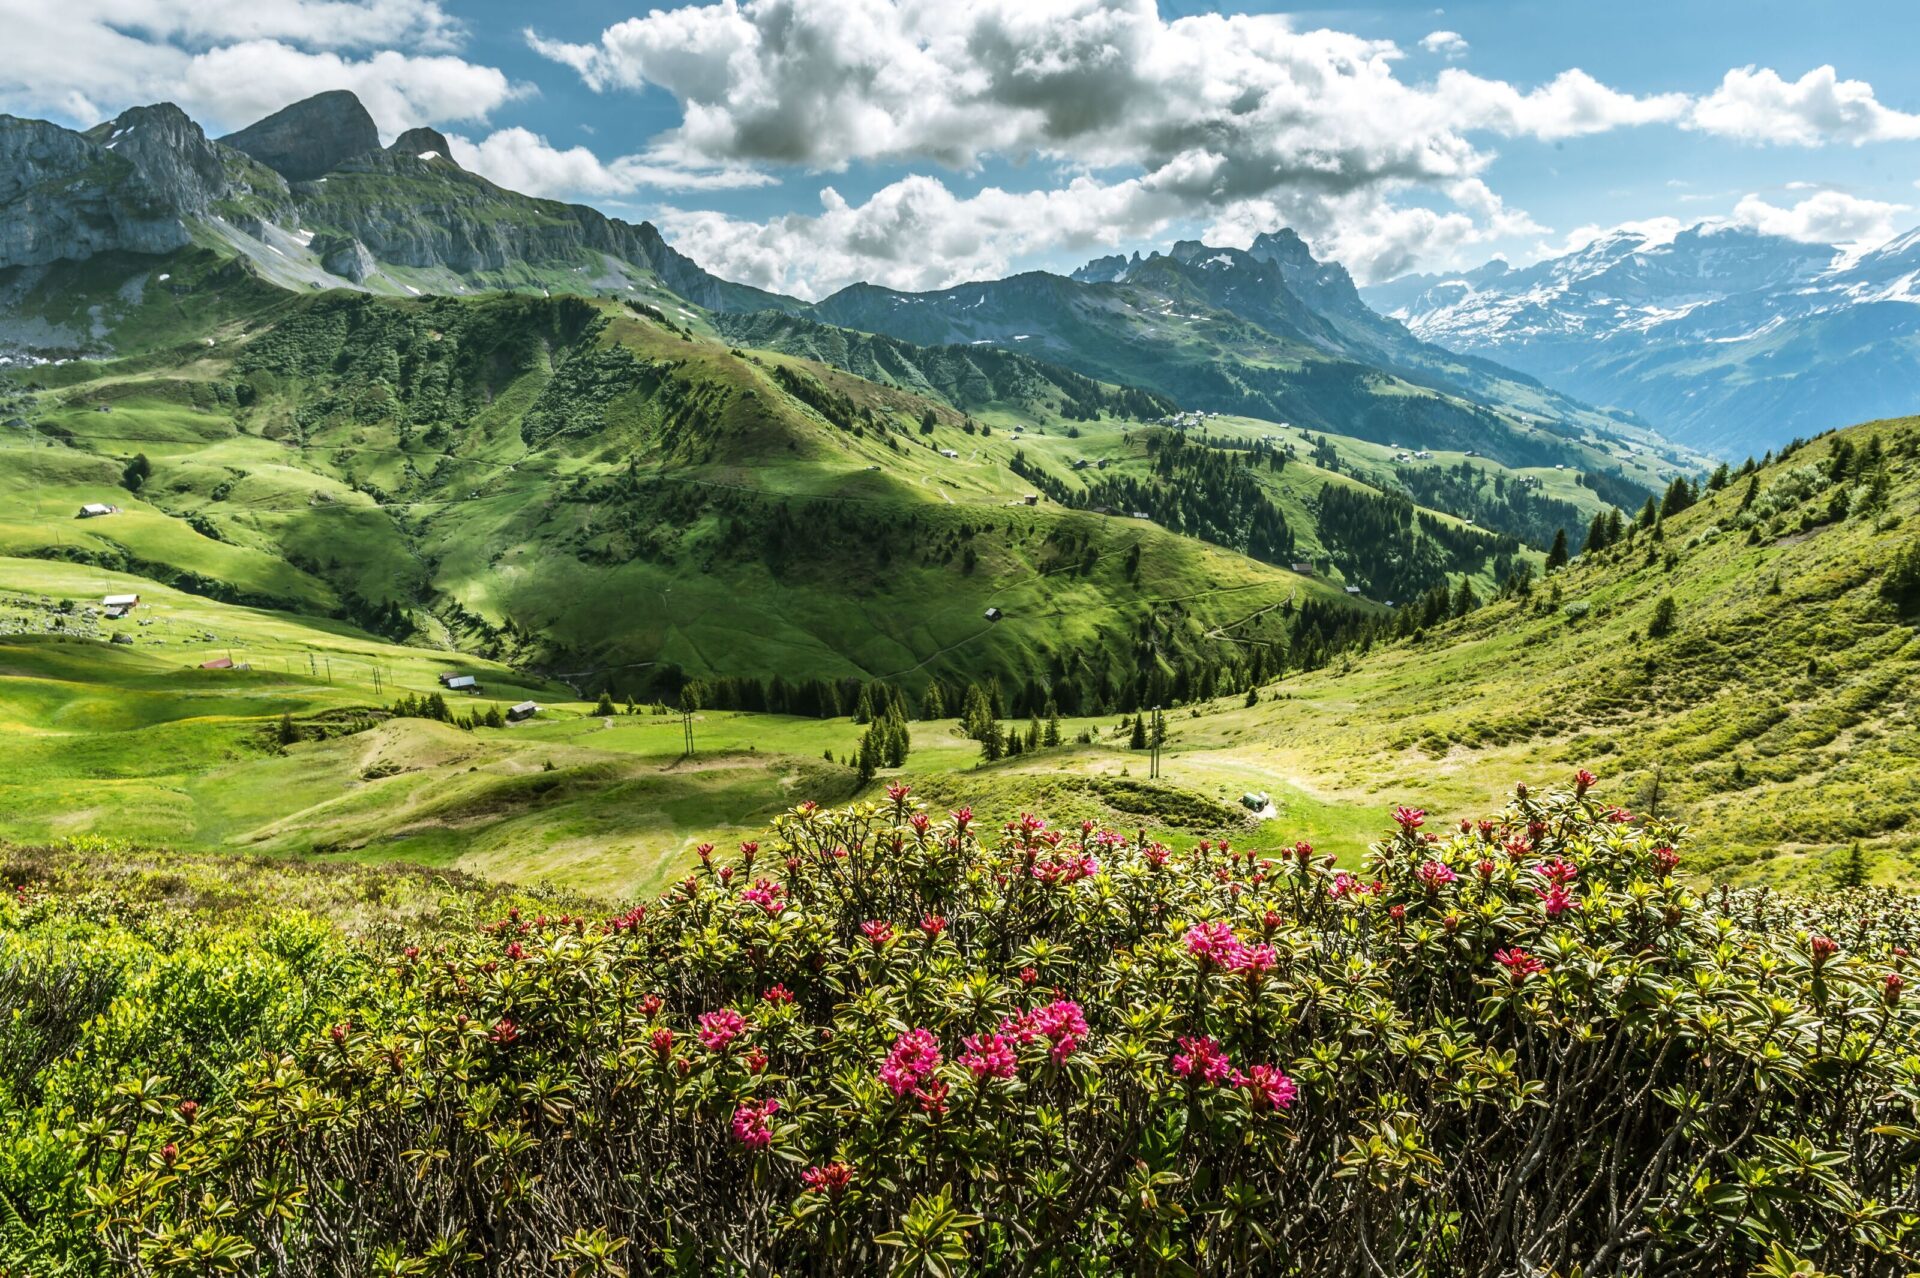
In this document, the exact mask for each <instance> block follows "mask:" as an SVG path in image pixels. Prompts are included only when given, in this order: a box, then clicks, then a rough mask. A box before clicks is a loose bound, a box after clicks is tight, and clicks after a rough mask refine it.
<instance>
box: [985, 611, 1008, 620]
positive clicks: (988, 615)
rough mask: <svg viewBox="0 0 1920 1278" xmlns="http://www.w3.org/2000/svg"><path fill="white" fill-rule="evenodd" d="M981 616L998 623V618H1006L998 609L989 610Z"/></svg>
mask: <svg viewBox="0 0 1920 1278" xmlns="http://www.w3.org/2000/svg"><path fill="white" fill-rule="evenodd" d="M983 615H984V616H985V617H986V619H987V620H988V621H998V620H1000V618H1002V617H1004V616H1006V614H1005V613H1003V612H1001V611H1000V610H999V609H998V608H989V609H987V611H986V612H985V613H984V614H983Z"/></svg>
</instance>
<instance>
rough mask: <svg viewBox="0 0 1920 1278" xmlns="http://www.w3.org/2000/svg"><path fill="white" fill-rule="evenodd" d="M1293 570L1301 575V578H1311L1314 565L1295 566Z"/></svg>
mask: <svg viewBox="0 0 1920 1278" xmlns="http://www.w3.org/2000/svg"><path fill="white" fill-rule="evenodd" d="M1293 570H1294V571H1295V572H1297V573H1299V574H1300V575H1301V576H1303V577H1311V576H1313V565H1312V564H1295V565H1294V566H1293Z"/></svg>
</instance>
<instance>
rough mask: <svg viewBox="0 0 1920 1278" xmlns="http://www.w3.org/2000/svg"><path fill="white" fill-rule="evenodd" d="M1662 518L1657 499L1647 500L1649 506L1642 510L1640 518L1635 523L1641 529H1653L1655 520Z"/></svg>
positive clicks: (1650, 498)
mask: <svg viewBox="0 0 1920 1278" xmlns="http://www.w3.org/2000/svg"><path fill="white" fill-rule="evenodd" d="M1658 518H1660V503H1659V501H1658V500H1657V499H1655V498H1652V497H1649V498H1647V504H1646V505H1644V506H1642V507H1641V508H1640V514H1639V517H1638V518H1636V519H1635V520H1634V521H1633V522H1634V523H1635V524H1637V525H1638V526H1639V527H1641V528H1643V529H1644V528H1651V527H1653V523H1654V520H1656V519H1658Z"/></svg>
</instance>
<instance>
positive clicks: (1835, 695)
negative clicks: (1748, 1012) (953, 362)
mask: <svg viewBox="0 0 1920 1278" xmlns="http://www.w3.org/2000/svg"><path fill="white" fill-rule="evenodd" d="M1875 441H1878V442H1877V443H1876V442H1875ZM1836 458H1838V459H1840V461H1839V465H1838V469H1837V470H1836ZM1750 493H1751V494H1752V496H1751V499H1750V500H1749V494H1750ZM1916 512H1920V420H1916V419H1904V420H1898V421H1889V422H1879V423H1873V424H1869V425H1864V426H1858V427H1854V428H1851V429H1849V430H1846V431H1842V432H1838V433H1836V434H1832V435H1828V436H1824V437H1822V438H1820V439H1818V440H1815V441H1814V442H1812V443H1810V444H1807V445H1805V446H1803V447H1800V448H1798V449H1795V450H1793V451H1792V453H1791V455H1789V456H1785V457H1783V458H1781V459H1778V460H1775V461H1773V462H1772V463H1771V464H1769V465H1767V466H1764V467H1762V468H1760V469H1759V470H1758V471H1757V472H1756V473H1754V474H1751V475H1738V474H1736V475H1734V476H1733V477H1732V479H1731V482H1730V483H1728V484H1727V486H1726V487H1724V488H1722V489H1720V490H1719V491H1717V492H1714V491H1709V492H1707V493H1705V494H1703V498H1702V500H1701V501H1700V502H1699V503H1698V504H1697V505H1695V506H1693V507H1692V508H1691V509H1688V510H1685V511H1684V512H1682V513H1680V514H1677V515H1675V516H1673V517H1671V518H1667V519H1664V520H1662V521H1661V522H1660V524H1659V527H1658V530H1657V531H1656V530H1654V529H1644V530H1636V531H1633V532H1632V533H1631V534H1630V535H1629V536H1628V537H1627V538H1626V540H1624V541H1623V542H1622V543H1620V544H1617V545H1615V546H1613V547H1611V548H1609V549H1606V550H1603V551H1600V552H1597V553H1594V554H1590V555H1586V556H1582V557H1580V558H1577V559H1576V560H1575V561H1574V562H1573V563H1572V564H1571V566H1569V567H1568V568H1567V569H1565V570H1564V571H1560V572H1556V573H1553V574H1551V575H1550V576H1548V577H1547V578H1546V579H1545V581H1544V583H1536V584H1535V585H1534V586H1533V587H1532V589H1531V591H1530V592H1529V593H1528V594H1526V595H1525V596H1515V597H1508V598H1503V599H1496V600H1494V601H1493V602H1490V603H1488V604H1486V605H1485V606H1483V607H1480V608H1479V609H1478V610H1476V611H1474V612H1472V613H1471V614H1469V615H1468V616H1466V617H1465V618H1463V619H1460V620H1455V621H1448V622H1445V623H1444V624H1441V625H1439V626H1436V627H1433V628H1430V629H1425V630H1422V631H1420V632H1419V633H1417V634H1415V635H1414V636H1413V637H1412V638H1408V639H1404V640H1401V641H1398V642H1395V643H1392V644H1390V645H1388V646H1386V647H1384V648H1376V649H1375V650H1374V651H1373V652H1371V653H1370V654H1368V655H1366V656H1365V657H1363V658H1359V659H1354V660H1348V661H1343V662H1341V663H1338V664H1337V665H1335V666H1333V667H1329V668H1327V669H1324V670H1319V671H1314V672H1311V673H1308V674H1305V675H1303V676H1301V677H1299V678H1289V679H1288V680H1287V681H1285V683H1283V684H1281V685H1280V686H1279V687H1278V688H1277V689H1275V690H1274V691H1273V695H1272V697H1271V699H1269V700H1268V701H1266V702H1264V703H1262V704H1261V705H1258V706H1256V707H1252V708H1242V707H1238V706H1234V707H1230V708H1222V709H1220V710H1219V711H1218V713H1214V714H1209V715H1206V716H1204V717H1202V718H1199V719H1195V720H1192V721H1191V722H1183V723H1181V724H1180V725H1179V731H1178V732H1177V734H1176V740H1175V745H1174V752H1175V753H1174V756H1173V759H1172V762H1171V763H1170V764H1169V766H1168V769H1167V771H1168V775H1169V776H1171V777H1172V778H1173V779H1174V780H1175V781H1176V782H1178V781H1181V780H1183V779H1186V780H1190V781H1191V780H1197V779H1200V778H1204V777H1210V776H1214V775H1219V776H1222V777H1231V778H1234V779H1235V780H1238V779H1240V778H1246V779H1247V781H1248V782H1249V783H1250V782H1251V779H1252V778H1253V777H1256V776H1258V775H1261V774H1266V775H1271V776H1273V777H1274V778H1276V779H1277V780H1280V781H1283V782H1284V783H1285V784H1286V785H1287V786H1289V787H1291V788H1294V789H1297V790H1299V791H1301V792H1303V793H1305V794H1308V795H1311V796H1313V798H1314V801H1315V802H1317V803H1320V804H1332V805H1337V806H1341V807H1349V806H1350V807H1354V808H1368V807H1372V808H1377V807H1378V805H1379V804H1380V803H1381V802H1383V801H1384V796H1385V795H1387V794H1388V793H1390V792H1395V791H1398V792H1410V793H1412V794H1413V795H1414V797H1416V798H1418V799H1420V800H1421V801H1423V802H1428V803H1430V804H1434V805H1440V804H1446V803H1462V802H1481V801H1484V799H1485V798H1486V797H1487V796H1491V795H1497V794H1499V793H1500V792H1502V791H1503V790H1504V789H1505V788H1506V787H1507V786H1509V785H1510V784H1511V781H1512V779H1513V778H1514V777H1515V776H1518V775H1522V774H1523V773H1524V772H1525V771H1526V770H1527V769H1528V768H1530V767H1538V766H1539V765H1540V763H1541V762H1542V761H1543V760H1554V761H1562V762H1565V763H1567V764H1570V765H1591V766H1594V767H1596V768H1597V769H1604V770H1605V771H1606V772H1607V773H1608V774H1609V775H1610V776H1611V777H1612V778H1613V779H1614V782H1615V786H1616V789H1615V791H1614V793H1616V794H1617V795H1618V796H1619V797H1620V799H1621V802H1622V803H1623V804H1625V805H1626V806H1628V807H1630V808H1632V809H1633V810H1635V811H1642V810H1646V809H1649V808H1654V807H1657V809H1658V811H1659V812H1660V813H1661V814H1662V815H1664V816H1671V817H1677V818H1679V819H1681V820H1683V821H1685V822H1686V823H1688V824H1689V825H1691V826H1692V827H1694V829H1695V830H1696V831H1698V832H1699V833H1700V834H1701V836H1702V841H1703V842H1704V843H1706V844H1707V845H1708V846H1710V847H1711V848H1712V849H1713V850H1712V851H1711V852H1710V853H1708V854H1707V856H1705V857H1703V858H1702V859H1701V861H1699V862H1698V863H1696V866H1695V868H1696V869H1698V870H1700V871H1702V872H1706V873H1710V874H1713V875H1715V876H1718V875H1720V874H1723V873H1724V874H1729V875H1732V876H1734V877H1736V878H1740V877H1752V876H1760V877H1766V878H1771V879H1782V880H1792V881H1796V882H1800V883H1807V882H1811V881H1813V880H1816V879H1818V878H1820V877H1822V876H1824V875H1826V874H1829V873H1832V872H1834V870H1835V869H1836V867H1837V866H1839V865H1840V864H1841V862H1842V861H1843V860H1844V859H1845V857H1846V855H1847V853H1848V851H1849V849H1850V848H1851V846H1852V845H1853V844H1854V843H1855V842H1858V843H1859V844H1860V845H1861V847H1862V853H1863V856H1864V858H1865V860H1866V863H1867V866H1868V871H1869V874H1870V875H1871V876H1872V877H1873V878H1874V879H1876V880H1878V881H1882V882H1889V883H1911V882H1912V881H1913V880H1914V878H1915V870H1914V867H1915V866H1916V864H1920V827H1917V826H1916V825H1915V823H1914V820H1913V813H1914V811H1915V810H1916V804H1920V730H1917V729H1920V722H1917V721H1916V715H1917V714H1920V703H1917V702H1916V693H1917V692H1920V632H1916V628H1915V623H1916V621H1920V611H1917V608H1920V590H1917V588H1916V585H1915V577H1916V575H1917V574H1920V569H1917V568H1916V567H1915V551H1914V550H1913V547H1914V546H1915V544H1916V542H1917V541H1920V523H1916V520H1915V515H1916ZM1903 556H1904V557H1903ZM1902 565H1904V567H1902ZM1664 599H1671V600H1672V604H1671V610H1670V613H1669V614H1668V621H1667V623H1666V624H1667V627H1670V628H1664V629H1665V632H1664V633H1661V632H1662V630H1663V626H1662V624H1661V623H1660V621H1659V618H1660V617H1661V615H1662V614H1663V613H1665V612H1668V609H1667V606H1666V605H1663V603H1662V600H1664Z"/></svg>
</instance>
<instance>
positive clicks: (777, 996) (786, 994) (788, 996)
mask: <svg viewBox="0 0 1920 1278" xmlns="http://www.w3.org/2000/svg"><path fill="white" fill-rule="evenodd" d="M760 997H761V998H763V999H765V1000H766V1001H767V1002H769V1003H791V1002H793V991H791V990H789V989H788V988H787V987H786V986H784V985H776V986H774V987H773V988H772V989H770V990H768V991H767V992H766V993H765V994H762V995H761V996H760Z"/></svg>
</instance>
